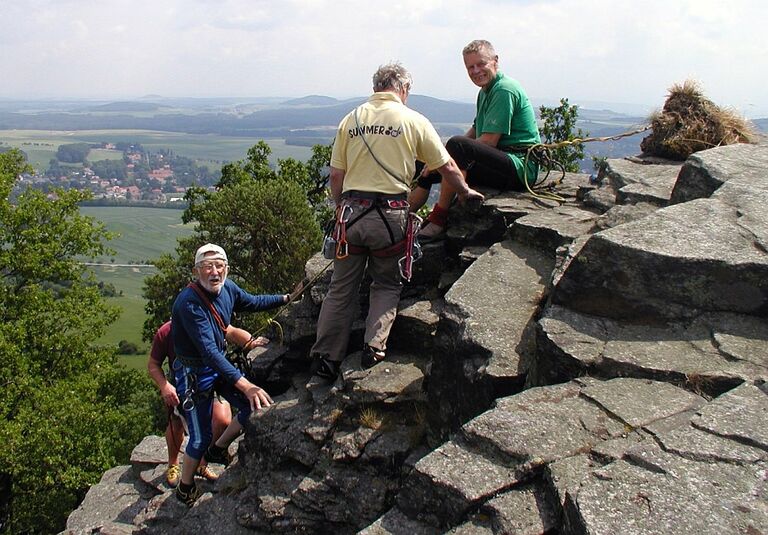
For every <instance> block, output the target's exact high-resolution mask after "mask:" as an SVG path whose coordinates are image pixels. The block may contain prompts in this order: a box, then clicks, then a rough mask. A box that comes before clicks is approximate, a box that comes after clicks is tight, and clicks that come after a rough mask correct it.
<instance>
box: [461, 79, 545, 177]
mask: <svg viewBox="0 0 768 535" xmlns="http://www.w3.org/2000/svg"><path fill="white" fill-rule="evenodd" d="M473 126H474V128H475V135H476V136H477V137H480V136H481V135H482V134H485V133H489V134H501V138H499V143H498V145H497V146H498V148H499V149H501V150H504V149H505V148H506V147H512V146H520V145H535V144H537V143H541V138H540V137H539V128H538V126H537V124H536V114H535V113H534V111H533V106H531V102H530V100H528V95H526V94H525V91H524V90H523V87H522V86H521V85H520V83H519V82H518V81H517V80H513V79H512V78H509V77H507V76H504V74H503V73H502V72H498V73H496V78H495V79H494V80H493V82H491V85H490V86H489V87H488V88H484V89H481V90H480V92H479V93H478V94H477V115H476V117H475V122H474V124H473ZM508 156H509V157H510V159H511V160H512V162H513V163H514V165H515V169H516V170H517V175H518V176H519V177H522V176H523V164H524V160H525V153H522V154H520V153H518V154H512V153H508ZM538 173H539V166H538V164H537V163H536V162H535V161H534V160H533V159H530V160H529V161H528V182H529V183H533V182H535V180H536V177H537V175H538Z"/></svg>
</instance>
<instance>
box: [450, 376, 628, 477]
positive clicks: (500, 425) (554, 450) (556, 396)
mask: <svg viewBox="0 0 768 535" xmlns="http://www.w3.org/2000/svg"><path fill="white" fill-rule="evenodd" d="M581 388H582V387H581V386H580V385H579V384H577V383H566V384H562V385H553V386H545V387H537V388H531V389H529V390H525V391H524V392H521V393H520V394H517V395H514V396H510V397H507V398H503V399H500V400H498V402H497V405H496V407H495V408H493V409H491V410H489V411H487V412H485V413H483V414H481V415H480V416H478V417H477V418H474V419H473V420H472V421H470V422H468V423H467V424H466V425H464V426H463V427H462V434H463V435H464V436H465V437H466V440H467V441H468V442H469V443H471V444H473V447H475V448H478V449H481V450H482V451H486V452H490V453H489V454H490V455H494V456H498V457H500V458H505V459H507V460H508V462H510V463H517V464H518V465H519V469H520V470H521V471H523V472H525V473H527V474H528V475H532V473H533V471H534V470H536V469H537V468H539V467H541V465H543V464H545V463H550V462H552V461H555V460H557V459H562V458H565V457H571V456H573V455H577V454H579V453H583V452H587V451H589V450H590V449H591V448H592V446H594V445H595V444H597V443H599V442H602V441H604V440H608V439H610V438H615V437H618V436H620V435H622V434H623V433H624V432H625V426H624V425H623V424H622V423H620V422H619V421H617V420H616V419H615V418H613V417H611V416H610V415H608V413H607V412H605V411H604V410H602V409H601V408H599V407H598V406H596V405H595V404H594V403H592V402H590V401H589V400H587V399H586V398H584V397H583V396H581V395H580V392H581Z"/></svg>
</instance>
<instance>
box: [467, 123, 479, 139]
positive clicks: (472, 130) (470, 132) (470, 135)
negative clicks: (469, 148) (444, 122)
mask: <svg viewBox="0 0 768 535" xmlns="http://www.w3.org/2000/svg"><path fill="white" fill-rule="evenodd" d="M464 135H465V136H466V137H468V138H470V139H475V137H476V136H477V133H476V132H475V127H474V126H470V127H469V130H467V133H466V134H464Z"/></svg>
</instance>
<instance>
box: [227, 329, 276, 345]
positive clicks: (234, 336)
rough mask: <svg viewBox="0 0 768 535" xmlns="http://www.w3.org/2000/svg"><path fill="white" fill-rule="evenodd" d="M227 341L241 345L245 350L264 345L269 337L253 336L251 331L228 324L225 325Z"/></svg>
mask: <svg viewBox="0 0 768 535" xmlns="http://www.w3.org/2000/svg"><path fill="white" fill-rule="evenodd" d="M226 338H227V342H229V343H231V344H235V345H236V346H237V347H242V348H243V349H245V350H246V351H250V350H251V349H253V348H254V347H257V346H265V345H267V344H268V343H269V339H268V338H265V337H263V336H258V337H254V336H251V333H249V332H248V331H246V330H245V329H240V328H238V327H233V326H232V325H230V326H229V327H227V335H226Z"/></svg>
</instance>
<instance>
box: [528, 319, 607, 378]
mask: <svg viewBox="0 0 768 535" xmlns="http://www.w3.org/2000/svg"><path fill="white" fill-rule="evenodd" d="M609 324H610V321H609V320H605V319H603V318H599V317H596V316H589V315H586V314H579V313H578V312H574V311H572V310H570V309H568V308H565V307H561V306H557V305H555V306H550V307H548V308H547V309H546V310H545V311H544V313H543V315H542V317H541V319H540V320H539V321H538V323H537V328H536V357H535V358H534V359H533V361H532V363H531V366H530V369H529V373H528V378H527V385H528V386H542V385H547V384H553V383H559V382H563V381H567V380H569V379H573V378H574V377H578V376H580V375H583V374H584V373H586V371H587V370H589V369H591V368H593V367H594V366H596V365H597V364H599V363H600V361H601V359H602V356H603V350H604V349H605V341H606V340H607V339H608V325H609Z"/></svg>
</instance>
